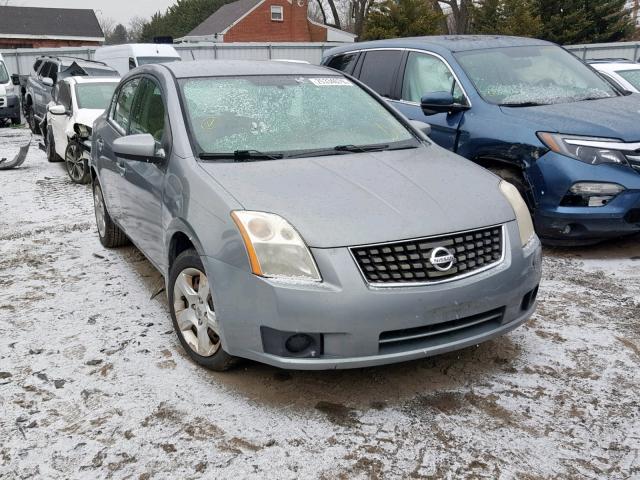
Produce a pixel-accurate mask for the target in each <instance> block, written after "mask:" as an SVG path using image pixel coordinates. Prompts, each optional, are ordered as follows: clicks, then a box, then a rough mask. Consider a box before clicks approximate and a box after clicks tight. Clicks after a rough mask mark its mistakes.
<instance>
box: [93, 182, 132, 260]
mask: <svg viewBox="0 0 640 480" xmlns="http://www.w3.org/2000/svg"><path fill="white" fill-rule="evenodd" d="M93 208H94V210H95V214H96V224H97V226H98V237H100V243H101V244H102V245H103V246H104V247H107V248H114V247H121V246H123V245H127V244H128V243H129V239H128V238H127V236H126V235H125V234H124V232H123V231H122V230H120V228H119V227H118V226H117V225H116V224H115V223H113V220H111V216H110V215H109V212H107V206H106V205H105V203H104V196H103V195H102V188H101V187H100V184H99V183H98V182H97V180H96V183H95V184H94V185H93Z"/></svg>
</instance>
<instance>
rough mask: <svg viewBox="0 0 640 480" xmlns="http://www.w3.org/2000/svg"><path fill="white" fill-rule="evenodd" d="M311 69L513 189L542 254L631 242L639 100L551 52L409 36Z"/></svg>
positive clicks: (637, 203) (550, 47)
mask: <svg viewBox="0 0 640 480" xmlns="http://www.w3.org/2000/svg"><path fill="white" fill-rule="evenodd" d="M323 64H324V65H327V66H329V67H332V68H335V69H338V70H341V71H343V72H345V73H347V74H349V75H351V76H353V77H355V78H357V79H359V80H360V81H361V82H363V83H364V84H366V85H368V86H369V87H370V88H372V89H373V90H374V91H376V92H377V93H378V94H379V95H381V96H382V97H384V98H385V99H386V100H387V101H388V102H389V103H390V104H392V105H393V106H394V107H395V108H397V109H398V110H399V111H400V112H402V113H403V114H404V115H406V116H407V117H408V118H410V119H412V120H421V121H424V122H428V123H429V124H431V127H432V130H431V138H432V139H433V141H435V142H436V143H437V144H439V145H440V146H442V147H444V148H447V149H449V150H451V151H454V152H456V153H458V154H460V155H462V156H464V157H466V158H468V159H469V160H472V161H474V162H476V163H478V164H480V165H482V166H484V167H486V168H488V169H490V170H492V171H493V172H494V173H496V174H498V175H499V176H501V177H502V178H504V179H506V180H508V181H510V182H511V183H513V184H514V185H515V186H516V187H517V188H518V189H519V190H520V192H521V194H522V195H523V197H524V198H525V199H526V200H527V203H528V206H529V209H530V211H531V213H532V216H533V219H534V223H535V226H536V230H537V232H538V235H539V236H540V237H542V238H543V239H544V240H545V241H546V242H547V243H548V244H560V245H562V244H566V245H572V244H580V243H583V244H584V243H593V242H597V241H600V240H603V239H606V238H610V237H617V236H621V235H625V234H632V233H636V232H640V95H638V94H633V95H631V94H629V92H625V91H620V90H616V89H615V88H614V87H612V86H611V85H610V84H609V83H608V82H606V81H605V80H603V79H602V78H601V77H600V76H599V75H598V74H597V73H596V72H595V71H594V70H593V69H592V68H591V67H589V66H587V65H585V64H584V63H583V62H582V61H580V60H579V59H578V58H576V57H575V56H573V55H572V54H571V53H569V52H567V51H566V50H564V49H563V48H561V47H559V46H557V45H555V44H553V43H549V42H545V41H542V40H535V39H528V38H518V37H503V36H464V35H463V36H437V37H417V38H403V39H394V40H381V41H374V42H364V43H359V44H351V45H348V46H344V47H338V48H334V49H331V50H329V51H327V52H326V53H325V57H324V58H323Z"/></svg>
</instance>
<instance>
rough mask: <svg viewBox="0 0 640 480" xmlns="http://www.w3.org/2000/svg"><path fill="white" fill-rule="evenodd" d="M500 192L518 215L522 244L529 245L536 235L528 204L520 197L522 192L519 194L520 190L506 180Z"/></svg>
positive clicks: (501, 185)
mask: <svg viewBox="0 0 640 480" xmlns="http://www.w3.org/2000/svg"><path fill="white" fill-rule="evenodd" d="M500 191H501V192H502V194H503V195H504V197H505V198H506V199H507V200H508V201H509V203H510V204H511V208H513V211H514V213H515V214H516V221H517V222H518V229H519V230H520V243H521V245H522V246H523V247H524V246H525V245H526V244H527V243H529V241H530V240H531V237H533V235H534V233H535V232H534V231H533V222H532V221H531V214H530V213H529V209H528V208H527V204H526V203H525V201H524V199H523V198H522V195H520V192H518V189H517V188H516V187H514V186H513V185H512V184H510V183H509V182H507V181H506V180H502V181H501V182H500Z"/></svg>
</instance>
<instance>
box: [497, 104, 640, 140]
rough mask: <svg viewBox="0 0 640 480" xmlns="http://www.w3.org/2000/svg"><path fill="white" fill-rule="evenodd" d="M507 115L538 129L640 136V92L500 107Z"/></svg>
mask: <svg viewBox="0 0 640 480" xmlns="http://www.w3.org/2000/svg"><path fill="white" fill-rule="evenodd" d="M500 109H501V110H502V112H503V113H504V114H505V115H508V116H511V117H516V118H519V119H522V120H525V121H527V122H530V123H533V124H534V128H535V129H536V130H537V131H547V132H558V133H566V134H572V135H586V136H590V137H608V138H619V139H621V140H624V141H627V142H636V141H638V140H640V129H639V128H638V124H639V123H640V94H637V93H634V94H632V95H628V96H620V97H612V98H601V99H598V100H585V101H582V102H573V103H560V104H555V105H541V106H539V107H500Z"/></svg>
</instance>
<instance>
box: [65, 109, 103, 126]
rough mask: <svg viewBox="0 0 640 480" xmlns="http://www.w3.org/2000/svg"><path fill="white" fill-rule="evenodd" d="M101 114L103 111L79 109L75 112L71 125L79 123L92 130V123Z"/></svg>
mask: <svg viewBox="0 0 640 480" xmlns="http://www.w3.org/2000/svg"><path fill="white" fill-rule="evenodd" d="M103 113H104V110H96V109H92V108H91V109H90V108H81V109H79V110H78V111H77V112H76V114H75V116H74V120H73V123H79V124H81V125H86V126H87V127H92V128H93V122H95V121H96V120H97V119H98V117H99V116H100V115H102V114H103ZM72 127H73V125H72Z"/></svg>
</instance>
